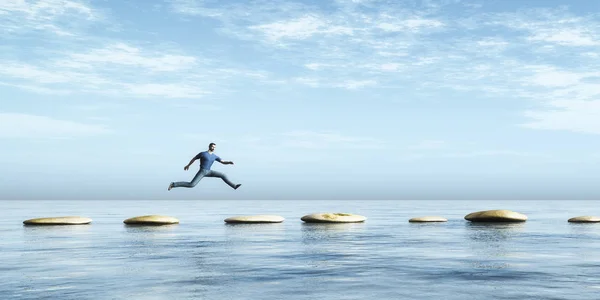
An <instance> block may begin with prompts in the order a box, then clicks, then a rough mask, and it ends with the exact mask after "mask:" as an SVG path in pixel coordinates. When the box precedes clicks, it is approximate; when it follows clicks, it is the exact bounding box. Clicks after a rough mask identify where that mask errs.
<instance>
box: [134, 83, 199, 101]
mask: <svg viewBox="0 0 600 300" xmlns="http://www.w3.org/2000/svg"><path fill="white" fill-rule="evenodd" d="M124 86H125V87H126V88H125V90H126V91H127V92H128V93H129V94H131V95H134V96H140V97H167V98H200V97H202V96H205V95H206V94H209V93H210V92H208V91H205V90H203V89H202V88H200V87H197V86H194V85H187V84H181V83H178V84H160V83H148V84H125V85H124Z"/></svg>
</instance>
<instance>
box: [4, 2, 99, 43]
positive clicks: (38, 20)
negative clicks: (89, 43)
mask: <svg viewBox="0 0 600 300" xmlns="http://www.w3.org/2000/svg"><path fill="white" fill-rule="evenodd" d="M0 15H1V16H3V17H2V18H0V28H3V29H4V30H5V32H17V31H22V30H31V29H33V30H40V31H47V32H52V33H54V34H57V35H59V36H71V35H73V33H72V32H70V31H69V30H73V31H76V30H77V24H80V23H78V22H80V21H95V20H99V19H100V14H99V13H98V12H97V11H95V10H94V9H92V8H91V7H90V6H88V5H86V4H84V3H82V2H80V1H74V0H37V1H25V0H5V1H0ZM65 27H67V28H65Z"/></svg>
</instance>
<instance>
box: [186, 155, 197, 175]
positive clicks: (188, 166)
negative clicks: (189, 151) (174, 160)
mask: <svg viewBox="0 0 600 300" xmlns="http://www.w3.org/2000/svg"><path fill="white" fill-rule="evenodd" d="M196 159H198V155H196V156H194V158H192V160H190V163H188V164H187V166H185V167H183V169H184V170H185V171H187V170H188V169H189V168H190V166H191V165H192V164H193V163H194V162H195V161H196Z"/></svg>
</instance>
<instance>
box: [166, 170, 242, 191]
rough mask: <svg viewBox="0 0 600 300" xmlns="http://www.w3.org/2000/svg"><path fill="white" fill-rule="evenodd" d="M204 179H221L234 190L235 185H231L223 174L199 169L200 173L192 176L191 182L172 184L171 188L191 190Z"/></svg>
mask: <svg viewBox="0 0 600 300" xmlns="http://www.w3.org/2000/svg"><path fill="white" fill-rule="evenodd" d="M204 177H218V178H221V179H223V181H225V183H227V184H228V185H229V186H230V187H232V188H235V184H233V182H231V181H229V179H228V178H227V175H225V174H223V173H221V172H217V171H213V170H205V169H200V171H198V173H196V176H194V179H192V181H191V182H186V181H178V182H173V187H174V188H176V187H186V188H193V187H195V186H196V184H198V182H199V181H200V179H202V178H204Z"/></svg>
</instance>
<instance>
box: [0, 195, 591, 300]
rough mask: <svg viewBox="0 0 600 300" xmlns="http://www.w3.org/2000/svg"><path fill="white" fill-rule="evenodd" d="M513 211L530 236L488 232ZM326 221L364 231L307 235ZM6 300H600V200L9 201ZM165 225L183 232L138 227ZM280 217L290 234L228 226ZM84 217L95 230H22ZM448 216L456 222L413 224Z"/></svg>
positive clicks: (4, 234) (1, 271)
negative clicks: (321, 218)
mask: <svg viewBox="0 0 600 300" xmlns="http://www.w3.org/2000/svg"><path fill="white" fill-rule="evenodd" d="M488 209H510V210H514V211H517V212H521V213H524V214H526V215H527V216H528V217H529V220H528V221H527V222H525V223H518V224H485V225H477V224H473V223H470V222H468V221H466V220H464V219H463V217H464V216H465V215H466V214H468V213H470V212H474V211H479V210H488ZM313 212H349V213H356V214H360V215H364V216H366V217H367V218H368V219H367V221H366V222H365V223H357V224H336V225H332V224H313V225H310V224H304V223H303V222H302V221H301V220H300V217H302V216H303V215H306V214H309V213H313ZM0 214H1V218H0V238H1V241H0V299H316V298H323V299H436V298H437V299H465V298H469V299H600V224H570V223H568V222H567V219H569V218H571V217H574V216H580V215H600V205H599V203H598V202H596V201H376V200H364V201H326V200H324V201H2V202H0ZM147 214H162V215H169V216H173V217H176V218H178V219H179V220H180V222H181V223H180V224H178V225H169V226H160V227H131V226H126V225H124V224H123V220H124V219H126V218H129V217H133V216H140V215H147ZM251 214H277V215H281V216H283V217H285V218H286V220H285V221H284V222H283V223H280V224H255V225H227V224H225V223H224V222H223V220H224V219H225V218H227V217H230V216H234V215H251ZM68 215H79V216H86V217H90V218H92V219H93V222H92V224H90V225H79V226H50V227H31V226H23V224H22V222H23V221H24V220H26V219H31V218H37V217H49V216H68ZM423 215H440V216H443V217H446V218H447V219H448V220H449V221H448V222H446V223H435V224H413V223H408V219H410V218H412V217H416V216H423Z"/></svg>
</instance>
